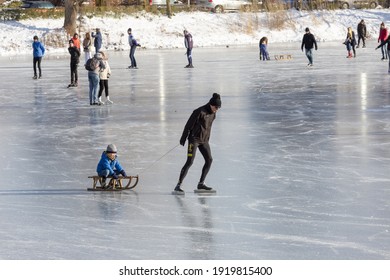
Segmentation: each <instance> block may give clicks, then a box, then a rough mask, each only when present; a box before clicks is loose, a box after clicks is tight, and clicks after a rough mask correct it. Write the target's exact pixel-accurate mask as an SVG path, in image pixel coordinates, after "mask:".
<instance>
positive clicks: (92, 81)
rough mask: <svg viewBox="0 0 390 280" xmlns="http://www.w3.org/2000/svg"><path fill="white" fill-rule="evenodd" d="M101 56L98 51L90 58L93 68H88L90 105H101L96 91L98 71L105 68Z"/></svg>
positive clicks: (97, 90)
mask: <svg viewBox="0 0 390 280" xmlns="http://www.w3.org/2000/svg"><path fill="white" fill-rule="evenodd" d="M102 58H103V57H102V54H101V53H100V52H98V53H96V54H95V55H94V56H93V57H92V58H91V59H90V60H91V64H93V65H92V66H93V68H90V70H88V82H89V104H90V105H101V104H99V99H98V92H99V83H100V78H99V72H100V71H102V70H103V69H104V68H105V66H104V63H103V59H102ZM87 64H88V61H87Z"/></svg>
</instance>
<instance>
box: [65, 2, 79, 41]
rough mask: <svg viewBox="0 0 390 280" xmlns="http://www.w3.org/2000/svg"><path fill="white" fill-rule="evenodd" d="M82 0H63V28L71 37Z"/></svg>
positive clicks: (75, 26)
mask: <svg viewBox="0 0 390 280" xmlns="http://www.w3.org/2000/svg"><path fill="white" fill-rule="evenodd" d="M82 2H83V0H65V20H64V28H65V30H66V32H67V33H68V34H70V35H73V34H74V33H75V32H76V29H77V22H76V21H77V15H78V12H79V9H80V4H81V3H82Z"/></svg>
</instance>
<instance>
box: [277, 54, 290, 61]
mask: <svg viewBox="0 0 390 280" xmlns="http://www.w3.org/2000/svg"><path fill="white" fill-rule="evenodd" d="M274 57H275V60H291V59H292V55H291V54H278V55H275V56H274Z"/></svg>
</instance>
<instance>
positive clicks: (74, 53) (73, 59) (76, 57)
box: [68, 40, 80, 88]
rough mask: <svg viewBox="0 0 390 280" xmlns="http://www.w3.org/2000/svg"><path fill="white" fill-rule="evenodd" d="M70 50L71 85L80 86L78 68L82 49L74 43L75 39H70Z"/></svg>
mask: <svg viewBox="0 0 390 280" xmlns="http://www.w3.org/2000/svg"><path fill="white" fill-rule="evenodd" d="M68 52H69V54H70V84H69V85H68V88H69V87H77V86H78V78H79V76H78V73H77V68H78V67H79V62H80V50H79V49H78V48H77V47H76V46H75V45H74V42H73V40H69V48H68Z"/></svg>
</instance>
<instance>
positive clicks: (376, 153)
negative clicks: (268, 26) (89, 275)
mask: <svg viewBox="0 0 390 280" xmlns="http://www.w3.org/2000/svg"><path fill="white" fill-rule="evenodd" d="M375 46H376V44H375V42H373V41H372V42H369V43H368V47H367V48H366V49H358V53H357V58H355V59H347V58H346V50H345V48H344V45H342V44H341V43H337V44H336V43H335V44H319V50H318V51H315V52H314V67H313V68H307V67H306V64H307V60H306V57H305V56H304V54H303V53H302V52H301V51H300V43H295V44H280V45H277V46H275V45H272V44H271V45H270V46H269V51H270V53H271V58H273V55H275V54H282V53H284V54H292V55H293V60H290V61H275V60H271V61H265V62H263V61H261V62H260V61H259V60H258V49H257V47H256V46H255V47H252V48H249V47H243V48H205V49H201V48H197V49H194V51H193V57H194V65H195V68H194V69H184V68H183V67H184V66H185V65H186V64H187V63H186V62H187V61H186V57H185V55H184V52H185V51H184V50H183V49H177V50H153V51H144V50H138V51H137V53H136V58H137V62H138V64H139V69H138V70H129V69H126V68H127V66H128V65H129V59H128V53H127V52H118V53H110V54H109V55H110V65H111V67H112V70H113V74H112V77H111V78H110V80H109V86H110V96H111V99H112V100H113V101H114V104H113V105H109V106H100V107H97V106H90V105H89V100H88V86H87V74H86V71H85V70H84V69H83V66H80V67H79V74H80V82H79V84H80V85H79V87H78V88H74V89H67V88H66V86H67V85H68V83H69V82H70V81H69V80H70V77H69V57H68V55H64V56H61V57H47V58H45V59H44V60H43V62H42V68H43V79H41V80H32V79H31V77H32V58H31V57H30V56H21V57H18V58H15V57H12V58H11V59H4V58H2V59H1V64H0V75H1V77H2V82H1V94H0V107H1V110H0V123H1V136H0V139H1V145H0V155H1V161H2V168H1V171H0V172H1V173H0V175H1V182H0V209H1V211H0V259H390V232H389V231H390V172H389V165H390V137H389V136H390V95H389V88H390V77H389V76H388V75H387V70H388V64H387V62H382V61H380V58H381V54H380V50H377V51H375V50H374V47H375ZM213 92H218V93H220V94H221V96H222V109H221V110H220V111H219V112H218V115H217V119H216V121H215V122H214V125H213V131H212V135H211V148H212V153H213V156H214V162H213V166H212V168H211V171H210V173H209V175H208V177H207V180H206V183H207V184H209V185H211V186H213V187H215V188H216V189H217V194H216V195H212V196H204V195H203V196H202V195H196V194H194V193H193V189H194V188H195V186H196V184H197V182H198V178H199V176H200V171H201V167H202V165H203V158H202V156H201V155H200V154H198V155H197V158H196V160H195V164H194V165H193V166H192V168H191V169H190V171H189V174H188V176H187V178H186V180H185V182H184V189H185V191H186V195H185V196H184V197H177V196H173V195H171V191H172V189H173V188H174V186H175V184H176V182H177V179H178V175H179V172H180V169H181V167H182V165H183V164H184V162H185V148H184V147H182V146H179V147H176V148H175V149H173V150H172V151H171V152H170V153H168V154H167V155H166V156H164V157H162V156H163V155H164V154H165V153H167V152H168V151H169V150H170V149H172V148H173V147H175V146H176V145H177V144H178V142H179V138H180V136H181V133H182V129H183V127H184V124H185V122H186V121H187V119H188V117H189V115H190V114H191V112H192V110H193V109H195V108H197V107H199V106H201V105H203V104H205V103H207V102H208V100H209V99H210V97H211V95H212V93H213ZM109 143H115V144H116V145H117V147H118V149H119V159H120V161H121V163H122V165H123V166H124V167H125V169H126V171H127V173H128V174H132V175H135V174H139V175H140V182H139V184H138V186H137V187H136V188H135V190H134V191H123V192H115V193H107V192H105V193H97V192H94V193H93V192H87V191H86V188H87V187H89V186H90V185H91V181H90V180H89V179H88V178H87V176H89V175H94V174H95V168H96V164H97V162H98V160H99V158H100V155H101V152H102V151H103V150H104V149H105V147H106V146H107V144H109ZM161 157H162V158H161ZM159 158H161V159H160V160H158V159H159Z"/></svg>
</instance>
